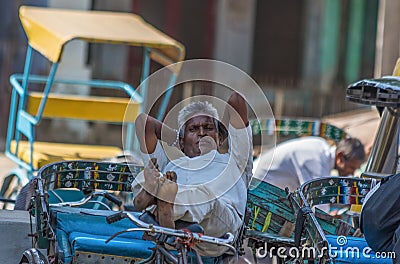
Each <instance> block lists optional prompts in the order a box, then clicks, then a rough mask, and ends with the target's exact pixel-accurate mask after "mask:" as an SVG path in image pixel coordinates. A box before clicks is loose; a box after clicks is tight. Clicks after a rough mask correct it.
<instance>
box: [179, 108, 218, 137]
mask: <svg viewBox="0 0 400 264" xmlns="http://www.w3.org/2000/svg"><path fill="white" fill-rule="evenodd" d="M195 115H207V116H210V117H213V118H214V120H216V121H218V119H219V117H218V111H217V109H216V108H215V107H214V106H213V105H212V104H211V103H209V102H207V101H204V102H203V101H195V102H191V103H190V104H188V105H187V106H185V107H184V108H182V109H181V110H180V111H179V114H178V128H179V130H181V131H182V129H183V130H184V125H185V123H186V122H187V121H188V120H189V119H190V118H192V117H193V116H195ZM182 136H183V134H182Z"/></svg>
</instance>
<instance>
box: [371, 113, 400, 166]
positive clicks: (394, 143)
mask: <svg viewBox="0 0 400 264" xmlns="http://www.w3.org/2000/svg"><path fill="white" fill-rule="evenodd" d="M396 111H397V110H396ZM399 124H400V123H399V117H398V116H396V114H395V113H393V112H391V111H389V110H388V109H387V108H386V107H385V110H384V112H383V115H382V119H381V122H380V125H379V129H378V132H377V134H376V137H375V141H374V144H373V146H372V149H371V153H370V155H369V158H368V161H367V165H366V169H365V171H367V172H377V173H388V174H392V173H396V169H397V156H398V153H397V152H398V139H399V137H398V135H399Z"/></svg>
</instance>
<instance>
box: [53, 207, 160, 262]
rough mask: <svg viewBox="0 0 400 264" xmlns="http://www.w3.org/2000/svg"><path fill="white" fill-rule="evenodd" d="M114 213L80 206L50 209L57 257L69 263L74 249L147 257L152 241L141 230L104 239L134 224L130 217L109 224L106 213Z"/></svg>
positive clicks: (152, 245) (149, 253)
mask: <svg viewBox="0 0 400 264" xmlns="http://www.w3.org/2000/svg"><path fill="white" fill-rule="evenodd" d="M114 213H116V212H113V211H106V210H91V209H82V208H79V209H78V208H57V209H52V216H53V217H54V218H55V219H56V230H57V232H56V234H57V243H58V247H59V248H60V250H61V255H60V257H61V258H63V259H64V262H65V263H69V262H70V261H71V260H72V258H73V256H74V255H75V252H76V251H81V252H91V253H97V254H107V255H115V256H123V257H132V258H141V259H143V258H147V257H149V256H150V255H151V253H152V251H151V250H150V248H152V247H154V245H155V243H154V242H152V241H147V240H143V239H142V236H143V232H129V233H123V234H120V235H118V236H117V237H116V238H114V239H113V240H111V241H110V242H109V243H107V244H106V243H105V241H106V240H107V239H108V238H110V237H111V236H112V235H114V234H115V233H117V232H120V231H122V230H125V229H128V228H134V227H135V225H134V224H133V223H132V222H131V221H130V220H129V219H122V220H121V221H118V222H115V223H112V224H108V223H107V222H106V216H107V215H110V214H114ZM137 214H138V215H139V213H137Z"/></svg>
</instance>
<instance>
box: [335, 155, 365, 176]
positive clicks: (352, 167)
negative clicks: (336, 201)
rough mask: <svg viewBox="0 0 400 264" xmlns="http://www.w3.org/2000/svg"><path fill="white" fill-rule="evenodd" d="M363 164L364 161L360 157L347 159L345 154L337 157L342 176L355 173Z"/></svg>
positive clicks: (337, 167)
mask: <svg viewBox="0 0 400 264" xmlns="http://www.w3.org/2000/svg"><path fill="white" fill-rule="evenodd" d="M361 164H362V161H361V160H358V159H346V157H345V156H343V155H339V154H338V156H337V157H336V169H337V170H338V173H339V175H340V176H348V175H354V172H355V171H356V170H357V169H358V168H360V166H361Z"/></svg>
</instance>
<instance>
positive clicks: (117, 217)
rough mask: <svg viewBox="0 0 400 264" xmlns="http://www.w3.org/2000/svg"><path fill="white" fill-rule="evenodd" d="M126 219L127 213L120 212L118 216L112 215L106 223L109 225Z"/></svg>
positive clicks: (107, 218)
mask: <svg viewBox="0 0 400 264" xmlns="http://www.w3.org/2000/svg"><path fill="white" fill-rule="evenodd" d="M125 217H126V213H124V212H118V213H116V214H112V215H109V216H107V217H106V221H107V223H109V224H112V223H115V222H118V221H121V220H122V219H123V218H125Z"/></svg>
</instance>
